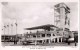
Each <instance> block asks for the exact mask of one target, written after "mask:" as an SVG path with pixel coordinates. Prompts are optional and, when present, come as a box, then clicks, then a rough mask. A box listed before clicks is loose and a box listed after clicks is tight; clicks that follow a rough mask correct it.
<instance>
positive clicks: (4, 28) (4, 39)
mask: <svg viewBox="0 0 80 50" xmlns="http://www.w3.org/2000/svg"><path fill="white" fill-rule="evenodd" d="M5 28H6V26H5V24H4V40H5ZM4 43H5V41H4Z"/></svg>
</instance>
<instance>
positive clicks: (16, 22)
mask: <svg viewBox="0 0 80 50" xmlns="http://www.w3.org/2000/svg"><path fill="white" fill-rule="evenodd" d="M16 35H17V19H16Z"/></svg>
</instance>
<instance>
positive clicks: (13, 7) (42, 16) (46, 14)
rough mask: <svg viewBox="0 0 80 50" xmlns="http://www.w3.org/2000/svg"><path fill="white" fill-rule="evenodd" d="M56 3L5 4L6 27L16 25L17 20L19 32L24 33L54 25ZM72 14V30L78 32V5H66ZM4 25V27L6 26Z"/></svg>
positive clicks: (4, 19)
mask: <svg viewBox="0 0 80 50" xmlns="http://www.w3.org/2000/svg"><path fill="white" fill-rule="evenodd" d="M55 4H57V3H54V2H9V3H3V4H2V5H3V8H2V19H3V21H2V22H3V23H4V24H5V25H7V24H13V25H14V23H15V19H17V23H18V30H17V32H18V33H20V34H22V33H24V28H29V27H34V26H39V25H45V24H53V25H54V5H55ZM65 4H66V5H67V6H68V7H69V8H70V11H71V13H70V14H69V15H68V16H69V17H70V30H74V31H75V30H78V8H77V3H75V2H69V3H68V2H67V3H65ZM4 24H3V25H4Z"/></svg>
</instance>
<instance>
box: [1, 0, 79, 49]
mask: <svg viewBox="0 0 80 50" xmlns="http://www.w3.org/2000/svg"><path fill="white" fill-rule="evenodd" d="M1 2H78V10H79V6H80V5H79V0H1ZM1 7H2V6H1V3H0V28H1V20H2V19H1V16H2V15H1V9H2V8H1ZM78 24H79V11H78ZM78 31H79V28H78ZM0 33H1V29H0ZM79 35H80V34H79V32H78V46H77V47H65V46H63V47H60V46H59V47H47V48H45V47H41V48H39V47H35V46H34V47H31V48H30V47H22V46H6V47H2V46H0V50H18V49H19V50H53V49H54V50H79V47H80V45H79V44H80V43H79V42H80V40H79V38H80V36H79ZM0 40H1V37H0ZM0 45H1V42H0Z"/></svg>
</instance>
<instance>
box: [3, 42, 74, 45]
mask: <svg viewBox="0 0 80 50" xmlns="http://www.w3.org/2000/svg"><path fill="white" fill-rule="evenodd" d="M2 46H34V45H23V44H22V43H21V42H18V43H17V44H14V43H13V42H2ZM36 46H75V43H70V45H68V43H63V42H62V43H50V44H41V45H36Z"/></svg>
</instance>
